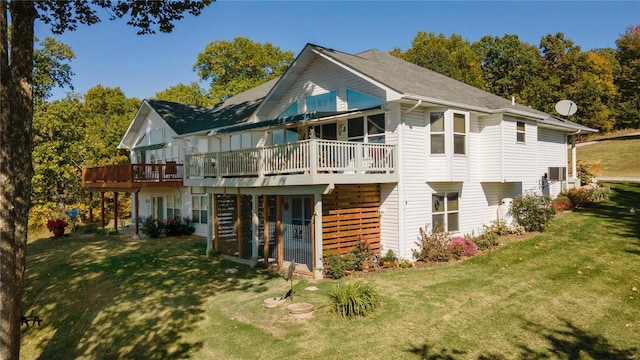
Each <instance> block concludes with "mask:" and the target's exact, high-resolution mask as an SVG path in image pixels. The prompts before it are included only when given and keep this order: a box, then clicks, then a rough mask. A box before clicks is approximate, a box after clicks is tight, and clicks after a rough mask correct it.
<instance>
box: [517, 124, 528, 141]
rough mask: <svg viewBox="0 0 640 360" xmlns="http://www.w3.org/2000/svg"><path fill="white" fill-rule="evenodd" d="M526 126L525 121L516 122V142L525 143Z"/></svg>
mask: <svg viewBox="0 0 640 360" xmlns="http://www.w3.org/2000/svg"><path fill="white" fill-rule="evenodd" d="M525 129H526V125H525V123H524V122H523V121H517V122H516V141H517V142H519V143H524V142H525V139H526V136H525V135H526V133H525Z"/></svg>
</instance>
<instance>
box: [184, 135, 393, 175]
mask: <svg viewBox="0 0 640 360" xmlns="http://www.w3.org/2000/svg"><path fill="white" fill-rule="evenodd" d="M395 159H396V146H395V145H387V144H365V143H356V142H346V141H333V140H319V139H310V140H303V141H298V142H295V143H289V144H282V145H274V146H266V147H260V148H255V149H245V150H233V151H222V152H215V153H206V154H193V155H187V156H186V159H185V164H186V165H185V166H186V170H185V176H186V177H187V178H202V177H205V178H207V177H242V176H258V177H261V176H274V175H289V174H323V173H324V174H326V173H334V174H376V173H394V172H395V171H396V160H395Z"/></svg>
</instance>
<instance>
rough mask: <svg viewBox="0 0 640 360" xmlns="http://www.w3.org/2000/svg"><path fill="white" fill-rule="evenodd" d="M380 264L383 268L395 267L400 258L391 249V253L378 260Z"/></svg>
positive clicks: (388, 252)
mask: <svg viewBox="0 0 640 360" xmlns="http://www.w3.org/2000/svg"><path fill="white" fill-rule="evenodd" d="M378 262H379V263H380V265H381V266H382V267H386V268H390V267H394V266H396V264H397V263H398V256H396V253H394V252H393V250H391V249H389V251H387V253H386V254H384V256H383V257H381V258H380V259H379V260H378Z"/></svg>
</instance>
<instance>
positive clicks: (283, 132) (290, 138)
mask: <svg viewBox="0 0 640 360" xmlns="http://www.w3.org/2000/svg"><path fill="white" fill-rule="evenodd" d="M296 141H298V129H279V130H273V131H272V132H271V144H272V145H280V144H286V143H292V142H296Z"/></svg>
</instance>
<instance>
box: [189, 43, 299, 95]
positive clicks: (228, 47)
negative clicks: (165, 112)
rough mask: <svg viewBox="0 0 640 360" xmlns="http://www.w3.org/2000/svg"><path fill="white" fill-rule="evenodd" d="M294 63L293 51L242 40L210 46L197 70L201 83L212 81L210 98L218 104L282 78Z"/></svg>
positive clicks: (201, 54)
mask: <svg viewBox="0 0 640 360" xmlns="http://www.w3.org/2000/svg"><path fill="white" fill-rule="evenodd" d="M293 60H294V56H293V52H291V51H282V50H280V48H279V47H277V46H274V45H273V44H271V43H270V42H266V43H264V44H260V43H256V42H253V41H251V40H249V39H247V38H244V37H240V36H239V37H236V38H234V39H233V41H228V40H217V41H214V42H210V43H209V44H207V46H206V47H205V49H204V51H203V52H201V53H199V54H198V60H197V61H196V63H195V65H193V69H194V71H196V72H197V73H198V77H199V78H200V80H211V88H210V90H209V97H210V98H211V99H212V101H213V102H214V103H218V102H220V101H223V100H224V99H226V98H229V97H231V96H234V95H237V94H239V93H241V92H243V91H245V90H248V89H251V88H253V87H256V86H258V85H260V84H263V83H265V82H267V81H269V80H271V79H275V78H276V77H278V76H280V75H282V73H284V71H285V70H286V69H287V68H288V67H289V65H291V63H292V62H293Z"/></svg>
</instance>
